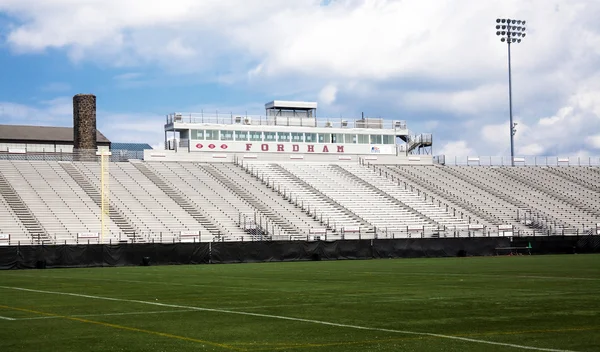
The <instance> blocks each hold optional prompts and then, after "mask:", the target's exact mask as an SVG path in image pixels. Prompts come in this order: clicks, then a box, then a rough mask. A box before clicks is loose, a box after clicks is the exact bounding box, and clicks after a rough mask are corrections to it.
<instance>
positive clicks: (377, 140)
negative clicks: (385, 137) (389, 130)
mask: <svg viewBox="0 0 600 352" xmlns="http://www.w3.org/2000/svg"><path fill="white" fill-rule="evenodd" d="M371 144H381V135H379V134H372V135H371Z"/></svg>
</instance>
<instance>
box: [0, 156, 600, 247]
mask: <svg viewBox="0 0 600 352" xmlns="http://www.w3.org/2000/svg"><path fill="white" fill-rule="evenodd" d="M109 170H110V188H109V189H110V195H109V200H110V216H109V217H108V219H107V221H108V225H107V231H108V233H107V234H106V236H105V237H104V238H103V241H105V242H109V241H110V242H113V241H115V242H116V241H136V242H152V241H154V242H171V241H179V240H181V239H182V235H183V234H190V233H191V234H199V235H198V237H197V240H200V241H240V240H248V241H250V240H264V239H308V238H314V237H310V236H314V235H315V234H318V235H319V236H321V237H322V236H325V237H326V238H328V239H330V240H335V239H341V238H347V239H350V238H402V237H412V236H417V237H438V236H439V237H445V236H452V237H454V236H499V235H505V234H506V233H502V231H500V228H504V229H506V227H507V226H509V227H510V228H511V230H510V231H509V234H510V235H525V234H527V235H531V234H535V233H536V232H537V233H543V234H546V235H553V234H578V233H585V232H586V231H589V230H590V229H595V228H596V226H597V224H598V223H600V203H599V202H598V195H599V191H600V169H599V168H597V167H578V166H573V167H533V166H527V167H501V166H441V165H429V166H406V165H361V164H359V163H291V162H251V163H245V164H244V165H241V164H236V163H199V162H184V161H177V162H155V161H149V162H144V161H141V160H131V161H127V162H111V163H110V165H109ZM99 194H100V164H99V163H97V162H90V161H72V162H71V161H69V162H65V161H43V160H40V161H32V160H22V161H11V160H0V234H10V241H11V242H19V243H22V244H35V243H40V242H43V243H77V242H78V241H80V240H81V239H80V238H79V236H78V234H81V233H99V232H100V231H101V228H100V227H101V225H100V217H101V215H100V208H99ZM97 240H98V239H97Z"/></svg>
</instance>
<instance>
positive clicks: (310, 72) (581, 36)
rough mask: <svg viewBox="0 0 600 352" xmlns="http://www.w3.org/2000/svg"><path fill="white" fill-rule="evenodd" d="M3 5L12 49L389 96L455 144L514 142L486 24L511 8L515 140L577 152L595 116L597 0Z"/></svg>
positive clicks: (316, 92) (299, 92) (300, 90)
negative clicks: (518, 27)
mask: <svg viewBox="0 0 600 352" xmlns="http://www.w3.org/2000/svg"><path fill="white" fill-rule="evenodd" d="M0 11H2V12H3V13H5V14H6V15H7V16H9V21H11V22H12V23H11V25H10V27H8V28H9V29H8V30H9V31H8V33H7V36H6V38H7V43H8V44H9V46H10V47H11V48H12V49H13V50H14V52H16V53H37V52H41V51H44V50H47V49H59V50H63V51H65V52H66V53H67V54H68V56H69V57H70V58H71V59H72V60H73V61H88V62H93V63H95V64H98V65H101V66H109V67H113V68H118V69H119V71H120V72H129V73H124V74H121V75H120V76H117V77H115V80H116V81H118V82H121V83H123V82H127V84H128V85H131V84H137V83H139V82H138V80H139V79H140V77H141V75H142V72H145V71H144V70H145V69H148V68H158V69H159V70H160V72H164V73H165V74H167V75H169V74H171V75H176V74H186V76H185V77H198V80H201V81H212V82H219V84H223V85H233V84H235V85H244V84H245V85H248V86H249V87H250V89H252V90H259V92H261V93H263V94H266V93H268V94H271V95H278V96H284V95H285V96H296V97H297V98H298V99H305V98H306V97H310V99H315V97H316V98H318V99H319V100H320V102H322V103H323V104H324V105H325V106H327V107H328V108H329V109H330V111H331V112H332V113H335V111H333V109H345V110H346V111H353V112H354V113H355V114H358V111H363V110H362V109H363V108H369V107H374V106H375V107H380V106H387V107H388V110H387V111H388V112H390V115H392V114H393V115H394V116H390V117H391V118H394V119H396V118H400V119H406V120H408V123H409V126H410V124H411V116H410V114H412V113H417V114H424V115H427V116H425V118H424V120H429V121H432V120H434V121H438V122H437V123H436V124H435V125H433V127H432V128H435V129H437V130H438V131H439V133H440V136H434V138H435V141H441V142H442V143H441V145H442V148H440V149H439V150H441V151H444V152H447V153H449V155H455V154H452V153H455V152H456V153H463V154H464V153H465V152H467V151H468V153H467V154H488V155H490V154H491V155H496V154H498V153H502V154H505V153H506V152H507V151H508V150H509V149H508V148H507V147H508V131H507V130H508V127H506V125H507V124H508V123H507V122H505V120H507V116H508V107H507V103H508V102H507V79H506V78H507V77H506V73H507V72H506V69H507V67H506V57H507V53H506V45H503V44H502V43H500V42H499V40H498V38H497V37H496V36H495V33H494V32H495V29H494V28H493V26H494V25H495V21H494V19H495V18H496V17H497V16H503V17H513V16H514V17H517V18H522V19H527V20H528V22H529V23H528V36H527V37H526V38H525V41H524V42H523V43H521V44H519V45H515V46H513V49H514V50H513V52H512V55H513V83H514V86H513V97H514V114H515V117H516V118H515V120H516V121H517V120H518V122H519V127H518V132H517V135H516V136H515V142H516V143H515V144H516V148H517V151H518V152H519V153H552V152H554V153H558V152H564V151H570V152H574V153H575V152H578V151H580V150H584V149H585V148H591V147H593V146H595V145H596V144H595V141H596V140H595V139H594V138H595V137H593V136H592V134H593V133H594V129H596V131H597V130H598V128H599V127H600V126H599V125H598V122H597V120H598V118H597V117H598V116H600V104H599V103H598V92H599V91H600V86H598V85H599V84H598V83H597V82H599V81H600V75H599V74H597V73H596V72H597V67H598V66H599V65H600V49H599V48H600V26H599V25H598V24H597V14H598V13H599V12H600V2H596V1H589V0H553V1H548V0H529V1H522V0H505V1H481V0H463V1H454V2H450V1H441V0H403V1H395V0H362V1H359V0H337V1H331V2H329V3H328V4H327V6H321V1H319V0H295V1H283V0H229V1H196V0H170V1H168V2H165V1H162V0H128V1H122V0H45V1H27V0H0ZM548 23H552V25H551V26H549V25H547V24H548ZM190 73H191V74H190ZM188 74H189V75H188ZM179 77H181V76H179ZM172 81H177V79H173V80H172ZM331 82H335V84H332V83H331ZM274 98H277V96H274ZM56 106H57V107H58V108H60V106H61V105H60V104H57V105H56ZM258 111H260V110H258ZM339 112H341V111H338V113H339ZM402 114H404V115H408V116H406V117H404V116H402ZM26 115H28V116H33V115H31V114H30V113H26ZM396 115H400V116H399V117H397V116H396ZM50 116H53V115H50ZM140 121H143V119H140ZM450 131H451V132H450ZM149 133H150V132H149ZM158 133H160V128H159V129H158ZM451 134H461V136H460V137H455V136H453V135H451ZM590 138H591V139H590ZM456 139H460V140H459V141H456ZM590 141H591V142H590ZM582 148H583V149H582ZM435 149H436V150H438V148H437V147H436V148H435Z"/></svg>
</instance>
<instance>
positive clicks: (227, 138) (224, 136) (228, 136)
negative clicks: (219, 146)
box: [221, 130, 233, 141]
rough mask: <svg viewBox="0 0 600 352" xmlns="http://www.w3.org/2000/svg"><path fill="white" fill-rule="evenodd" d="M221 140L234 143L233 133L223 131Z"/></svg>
mask: <svg viewBox="0 0 600 352" xmlns="http://www.w3.org/2000/svg"><path fill="white" fill-rule="evenodd" d="M221 140H222V141H232V140H233V131H225V130H221Z"/></svg>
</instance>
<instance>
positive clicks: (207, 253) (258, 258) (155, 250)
mask: <svg viewBox="0 0 600 352" xmlns="http://www.w3.org/2000/svg"><path fill="white" fill-rule="evenodd" d="M512 247H516V248H524V247H530V248H531V250H530V251H528V252H531V253H532V254H557V253H573V252H576V253H591V252H599V251H600V236H584V237H573V238H569V237H562V236H561V237H555V238H554V237H546V238H539V237H532V238H518V239H514V240H513V241H511V240H510V239H509V238H505V237H487V238H447V239H446V238H441V239H423V238H415V239H395V240H345V241H332V242H325V241H316V242H303V241H275V242H212V243H148V244H115V245H54V246H7V247H0V269H35V268H40V269H41V268H76V267H96V266H98V267H101V266H126V265H169V264H209V263H213V264H225V263H253V262H254V263H255V262H280V261H302V260H304V261H307V260H343V259H381V258H422V257H465V256H489V255H496V254H498V253H500V252H501V251H498V249H506V248H512Z"/></svg>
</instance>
